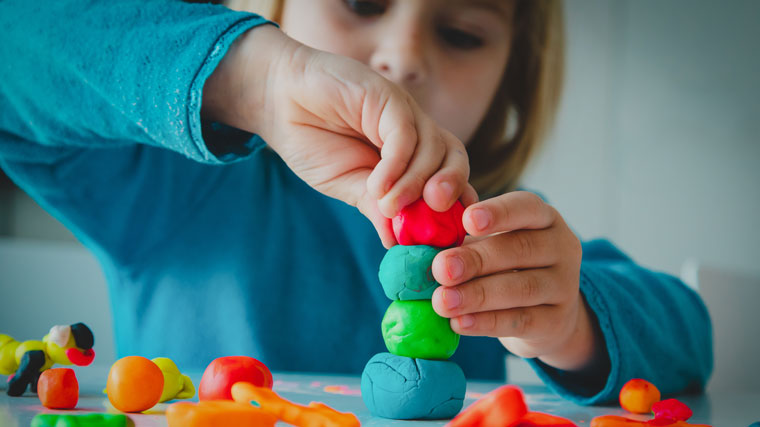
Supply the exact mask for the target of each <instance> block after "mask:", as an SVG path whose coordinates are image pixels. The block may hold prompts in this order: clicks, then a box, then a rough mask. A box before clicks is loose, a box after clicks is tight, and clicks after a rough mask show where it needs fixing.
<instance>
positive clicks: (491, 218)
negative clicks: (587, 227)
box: [462, 191, 558, 236]
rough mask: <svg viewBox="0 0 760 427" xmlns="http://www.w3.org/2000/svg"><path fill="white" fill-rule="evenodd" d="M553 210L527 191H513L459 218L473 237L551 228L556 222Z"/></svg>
mask: <svg viewBox="0 0 760 427" xmlns="http://www.w3.org/2000/svg"><path fill="white" fill-rule="evenodd" d="M557 216H558V215H557V212H556V211H555V210H554V208H553V207H551V206H549V205H548V204H546V203H544V201H543V200H541V198H540V197H538V196H536V195H535V194H533V193H529V192H527V191H514V192H511V193H507V194H504V195H502V196H499V197H494V198H492V199H488V200H484V201H482V202H479V203H475V204H473V205H471V206H469V207H468V208H467V209H466V210H465V212H464V216H463V217H462V223H463V224H464V229H465V230H466V231H467V232H468V233H469V234H472V235H473V236H481V235H487V234H493V233H500V232H507V231H512V230H519V229H540V228H547V227H550V226H551V225H552V224H553V223H554V221H555V219H556V218H557Z"/></svg>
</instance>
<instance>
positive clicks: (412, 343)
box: [361, 199, 466, 420]
mask: <svg viewBox="0 0 760 427" xmlns="http://www.w3.org/2000/svg"><path fill="white" fill-rule="evenodd" d="M463 212H464V208H463V206H462V205H461V203H459V202H456V203H455V204H454V206H452V207H451V209H449V210H448V211H446V212H436V211H433V210H432V209H431V208H430V207H429V206H428V205H427V204H426V203H425V202H424V201H423V200H422V199H420V200H418V201H416V202H414V203H412V204H411V205H409V206H407V207H406V208H404V209H403V210H402V211H401V212H400V213H399V214H398V215H397V216H396V217H394V218H393V221H392V222H393V232H394V234H395V235H396V240H398V242H399V244H398V245H396V246H394V247H392V248H391V249H390V250H389V251H388V253H386V255H385V257H384V258H383V260H382V262H381V263H380V274H379V277H380V283H381V284H382V286H383V290H384V291H385V295H386V296H387V297H388V298H390V299H391V300H392V302H391V305H390V306H389V307H388V310H387V311H386V312H385V317H383V321H382V327H381V329H382V333H383V340H384V341H385V346H386V347H387V348H388V351H389V352H390V353H379V354H376V355H375V356H373V357H372V358H371V359H370V360H369V362H367V366H366V367H365V368H364V372H363V373H362V382H361V389H362V398H363V399H364V403H365V404H366V405H367V408H369V410H370V412H371V413H372V414H373V415H375V416H379V417H384V418H392V419H403V420H406V419H444V418H451V417H453V416H454V415H456V414H457V413H458V412H459V411H460V410H461V409H462V403H463V401H464V394H465V386H466V385H465V378H464V373H463V372H462V369H461V368H460V367H459V365H457V364H456V363H454V362H451V361H449V360H447V359H448V358H449V357H451V355H452V354H454V351H456V349H457V345H459V335H458V334H456V333H455V332H454V331H453V330H451V326H450V324H449V319H446V318H443V317H441V316H439V315H438V314H436V313H435V311H433V306H432V303H431V300H430V299H431V298H432V295H433V291H434V290H435V288H436V287H438V283H437V282H436V281H435V279H434V278H433V274H432V271H431V266H432V263H433V258H435V256H436V254H438V252H440V251H442V250H443V249H446V248H448V247H452V246H459V245H461V244H462V242H463V241H464V236H465V231H464V227H463V226H462V213H463Z"/></svg>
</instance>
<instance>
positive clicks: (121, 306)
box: [0, 0, 712, 404]
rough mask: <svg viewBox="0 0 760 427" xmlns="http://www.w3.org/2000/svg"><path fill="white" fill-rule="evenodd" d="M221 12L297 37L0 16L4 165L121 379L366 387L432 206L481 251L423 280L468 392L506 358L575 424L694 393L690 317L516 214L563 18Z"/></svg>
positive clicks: (457, 9)
mask: <svg viewBox="0 0 760 427" xmlns="http://www.w3.org/2000/svg"><path fill="white" fill-rule="evenodd" d="M258 3H262V4H258ZM230 6H234V7H237V8H246V9H249V10H254V11H256V12H260V13H264V14H265V15H267V16H268V17H270V18H272V19H274V20H276V21H279V22H281V23H282V30H283V31H280V30H278V29H277V28H275V27H274V26H271V25H266V24H267V21H266V20H264V19H262V18H260V17H258V16H256V15H252V14H250V13H246V12H233V11H231V10H229V9H227V8H225V7H222V6H212V5H202V4H189V3H182V2H142V1H136V0H122V1H119V2H108V3H103V2H92V3H87V4H83V2H77V1H74V0H65V1H64V0H62V1H58V2H55V3H53V4H46V5H45V7H44V8H42V7H39V6H35V4H34V3H29V2H21V1H6V2H2V3H0V11H1V12H2V13H0V16H2V18H0V21H2V22H0V23H2V26H3V28H7V30H6V34H5V35H4V36H3V39H4V40H3V43H2V44H0V60H1V61H0V62H2V63H3V64H4V65H3V66H2V68H0V69H2V76H0V77H1V78H0V109H2V115H1V116H0V130H1V131H2V133H0V165H2V167H3V169H4V170H5V171H6V172H7V174H8V175H9V176H11V178H13V179H14V180H15V181H16V182H17V183H18V184H19V185H20V186H21V187H22V188H24V189H25V190H26V191H27V192H29V194H31V195H32V196H33V197H34V198H35V199H36V200H37V201H38V202H39V203H40V204H42V205H43V206H44V207H45V208H46V209H48V210H49V211H50V212H51V213H53V214H54V215H55V216H56V217H57V218H58V219H60V220H61V221H62V222H64V224H66V225H67V226H68V227H69V228H71V229H72V230H73V231H74V233H75V234H76V235H77V237H78V238H79V239H80V240H81V241H82V242H83V243H84V244H85V245H86V246H87V247H89V248H90V249H91V250H92V251H93V252H94V253H95V254H96V256H97V257H98V259H99V261H100V262H101V264H102V266H103V269H104V271H105V274H106V278H107V281H108V284H109V288H110V294H111V301H112V302H111V305H112V311H113V314H114V325H115V326H114V327H115V336H116V344H117V351H118V354H119V355H128V354H140V355H143V356H146V357H157V356H167V357H170V358H172V359H174V360H175V361H177V363H178V365H179V366H181V367H182V368H183V369H186V370H187V369H193V368H194V369H200V368H202V367H203V366H205V364H207V363H208V362H210V361H211V360H212V359H213V358H216V357H219V356H224V355H232V354H247V355H251V356H254V357H256V358H259V359H260V360H262V361H263V362H264V363H266V364H267V365H268V366H269V367H270V368H272V369H274V370H294V371H322V372H346V373H352V374H359V373H360V372H361V370H362V368H363V366H364V363H365V362H366V361H367V360H368V359H369V358H370V357H371V356H372V355H373V354H375V353H377V352H380V351H383V349H384V347H383V344H382V339H381V336H380V331H379V325H380V320H381V318H382V315H383V312H384V310H385V308H386V307H387V306H388V301H387V299H386V298H385V296H384V294H383V292H382V289H381V287H380V286H379V284H378V281H377V269H378V266H379V263H380V260H381V259H382V257H383V255H384V252H385V248H384V247H383V246H385V247H390V246H392V245H393V244H395V240H394V238H393V235H392V233H391V232H390V231H389V226H388V224H389V223H388V218H390V217H392V216H393V215H394V214H395V213H397V212H398V211H399V209H400V208H402V207H403V206H405V205H406V204H408V203H411V202H412V201H414V200H416V199H417V198H419V197H420V196H423V197H424V198H425V200H426V201H427V202H428V204H430V205H431V207H433V208H434V209H436V210H439V211H440V210H444V209H447V208H448V207H449V206H451V204H452V203H453V202H454V201H455V200H456V199H461V200H462V201H463V203H464V204H465V205H467V206H468V208H467V210H466V212H465V215H464V217H463V222H464V225H465V228H466V229H467V231H468V233H469V234H470V235H471V236H472V237H470V238H468V241H467V242H465V245H464V246H462V247H460V248H454V249H449V250H447V251H444V252H442V253H441V254H439V255H438V256H437V257H436V259H435V261H434V264H433V274H434V276H435V277H436V279H437V280H438V281H439V282H440V283H441V284H442V286H441V287H440V288H439V289H437V290H436V292H435V294H434V296H433V304H434V308H435V310H436V311H437V312H438V313H439V314H440V315H442V316H445V317H449V318H451V319H452V320H451V325H452V328H453V329H454V330H455V331H457V332H459V333H461V334H462V335H463V337H462V340H461V344H460V346H459V349H458V351H457V353H456V354H455V356H454V357H453V359H452V360H454V361H456V362H457V363H458V364H459V365H460V366H461V367H462V368H463V370H464V372H465V374H466V375H467V377H468V378H470V379H478V378H480V379H502V380H503V378H504V355H505V354H506V352H507V350H509V351H511V352H512V353H514V354H516V355H518V356H522V357H526V358H529V361H530V363H531V364H532V366H533V367H534V368H535V369H536V371H537V372H538V373H539V375H540V376H541V378H542V379H543V380H544V381H545V382H546V383H547V384H548V385H549V386H550V387H552V388H553V389H554V390H555V391H557V392H558V393H560V394H561V395H563V396H565V397H567V398H569V399H572V400H574V401H576V402H578V403H584V404H591V403H597V402H605V401H609V400H612V399H614V398H615V397H616V393H617V391H618V390H619V389H620V387H621V386H622V384H623V383H624V382H625V381H627V380H628V379H630V378H633V377H643V378H647V379H650V380H651V381H653V382H655V384H656V385H657V386H658V387H659V388H660V389H661V390H662V391H663V392H664V393H671V392H680V391H685V390H692V389H701V388H702V387H703V386H704V384H705V382H706V380H707V378H708V376H709V373H710V370H711V365H712V348H711V340H710V339H711V338H710V323H709V318H708V315H707V312H706V310H705V308H704V306H703V304H702V303H701V301H700V300H699V298H698V296H697V295H696V294H695V293H694V292H692V291H691V290H689V289H687V288H686V287H685V286H684V285H683V284H682V283H680V282H679V281H678V280H677V279H675V278H673V277H670V276H666V275H664V274H660V273H655V272H651V271H648V270H646V269H644V268H642V267H640V266H638V265H636V264H635V263H634V262H633V261H632V260H631V259H630V258H628V257H626V256H625V255H624V254H622V253H621V252H620V251H618V250H617V249H616V248H615V247H614V246H612V245H611V244H610V243H608V242H606V241H601V240H598V241H591V242H587V243H585V244H583V245H581V244H580V242H579V241H578V239H577V237H575V235H574V234H573V233H572V232H571V230H570V228H569V227H568V226H567V225H566V224H565V222H564V221H563V219H562V217H561V215H560V214H559V213H558V212H557V211H556V210H554V209H553V208H552V207H551V206H549V205H548V204H546V203H545V202H544V201H542V200H541V199H540V198H538V197H536V196H534V195H532V194H531V193H526V192H520V191H513V190H515V189H516V187H517V184H518V182H519V175H520V173H521V171H522V170H523V168H524V166H525V164H526V162H527V161H528V159H529V157H530V155H531V153H533V152H534V151H535V148H536V147H537V145H538V143H539V142H540V140H541V138H542V135H543V131H544V130H545V128H546V127H547V126H548V124H549V122H550V118H551V115H552V112H553V110H554V107H555V105H556V103H557V98H558V92H559V86H560V81H561V64H562V39H561V37H562V35H561V22H560V16H561V11H560V4H559V2H557V1H536V0H514V1H506V0H482V1H480V0H479V1H455V2H448V1H446V2H445V1H442V0H441V1H439V0H404V1H399V0H396V1H389V0H373V1H354V0H318V1H313V0H286V1H284V2H238V3H235V4H232V3H231V4H230ZM283 32H284V33H283ZM285 34H287V36H286V35H285ZM302 43H303V44H302ZM306 45H309V46H312V47H314V48H317V49H321V50H323V51H327V52H332V53H334V54H338V55H333V54H330V53H325V52H322V51H317V50H314V49H311V48H309V47H306ZM346 57H349V58H353V59H355V60H352V59H348V58H346ZM372 70H374V72H373V71H372ZM380 75H382V76H383V77H385V78H386V79H387V80H386V79H383V78H382V77H380ZM32 77H34V80H31V79H32ZM438 126H442V128H441V127H438ZM254 133H255V134H257V135H258V136H254V135H253V134H254ZM505 134H506V135H507V138H506V140H504V138H503V137H502V136H503V135H505ZM259 136H260V137H259ZM264 141H266V143H265V142H264ZM460 141H464V144H463V143H462V142H460ZM465 146H466V148H465ZM465 150H466V151H465ZM468 155H469V160H468ZM470 167H472V174H471V175H472V176H471V177H470V182H471V183H472V186H470V184H468V177H469V175H470ZM473 186H474V187H473ZM314 190H317V191H314ZM476 190H477V192H476ZM478 194H479V195H480V197H481V198H482V199H483V201H481V202H477V200H478ZM326 196H330V197H326ZM336 199H337V200H336ZM343 202H346V203H343ZM350 205H353V206H356V207H358V208H359V210H360V211H361V212H362V213H363V214H364V217H363V216H362V215H360V214H359V213H358V212H357V210H356V209H355V208H354V207H352V206H350ZM365 217H366V218H368V219H369V220H370V222H371V223H372V224H373V225H374V229H373V227H371V226H370V222H367V220H366V219H365ZM378 236H379V237H380V239H378ZM381 242H382V244H381ZM492 337H499V338H498V339H494V338H492Z"/></svg>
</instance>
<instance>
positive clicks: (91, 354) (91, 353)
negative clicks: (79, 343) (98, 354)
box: [66, 348, 95, 366]
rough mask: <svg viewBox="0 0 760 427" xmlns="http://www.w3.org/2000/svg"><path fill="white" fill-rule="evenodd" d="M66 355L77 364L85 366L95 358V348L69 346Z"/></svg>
mask: <svg viewBox="0 0 760 427" xmlns="http://www.w3.org/2000/svg"><path fill="white" fill-rule="evenodd" d="M66 357H68V358H69V360H70V361H71V363H73V364H75V365H77V366H87V365H89V364H90V363H92V361H93V360H94V359H95V350H93V349H91V348H90V349H87V350H85V351H82V350H80V349H78V348H69V349H67V350H66Z"/></svg>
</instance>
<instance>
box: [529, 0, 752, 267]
mask: <svg viewBox="0 0 760 427" xmlns="http://www.w3.org/2000/svg"><path fill="white" fill-rule="evenodd" d="M566 6H567V7H566V8H567V16H568V35H569V46H568V47H569V49H568V58H569V64H568V75H567V90H566V92H565V95H566V97H565V99H564V102H563V104H562V110H561V113H560V115H559V121H558V125H557V127H556V129H555V132H554V136H553V137H552V140H551V141H550V144H549V146H548V147H547V150H546V151H545V153H544V154H543V155H542V156H541V158H540V159H539V160H538V161H537V162H536V163H535V164H534V166H533V167H532V168H531V170H530V171H529V173H528V176H527V179H526V184H527V186H529V187H531V188H536V189H538V190H539V191H542V192H544V194H545V195H546V196H547V197H548V198H549V200H550V201H551V202H553V203H554V204H555V206H556V207H557V208H558V209H559V210H560V212H562V213H563V214H564V216H565V217H566V219H567V220H568V222H569V223H570V224H571V225H572V226H573V227H574V228H575V229H576V230H577V231H578V232H579V233H580V234H581V235H582V236H583V237H584V238H590V237H595V236H604V237H609V238H611V239H612V240H613V241H614V242H615V243H616V244H618V245H619V246H620V247H621V248H622V249H623V250H624V251H626V252H628V253H629V254H630V255H632V256H633V257H634V258H635V259H637V260H638V261H639V262H641V263H643V264H645V265H647V266H650V267H652V268H655V269H658V270H665V271H668V272H671V273H674V274H678V273H679V271H680V267H681V264H682V263H683V261H684V260H686V259H688V258H697V259H699V260H700V261H703V262H706V263H708V264H711V265H716V266H720V267H722V268H725V269H729V270H735V271H741V272H745V273H746V272H749V273H751V274H755V275H758V274H760V262H759V261H760V228H758V227H757V219H758V218H759V217H760V190H759V189H758V188H757V187H758V185H760V167H758V165H757V163H758V162H759V161H760V143H759V142H760V141H758V140H759V139H760V124H759V123H758V119H760V102H759V101H758V100H759V99H760V83H758V78H760V55H758V54H757V48H756V45H757V41H758V40H760V26H758V25H757V22H758V19H760V2H756V1H752V0H744V1H732V2H715V1H710V0H695V1H692V0H671V1H667V2H662V1H653V0H649V1H635V0H625V1H615V2H609V1H606V0H569V1H568V2H567V4H566Z"/></svg>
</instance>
